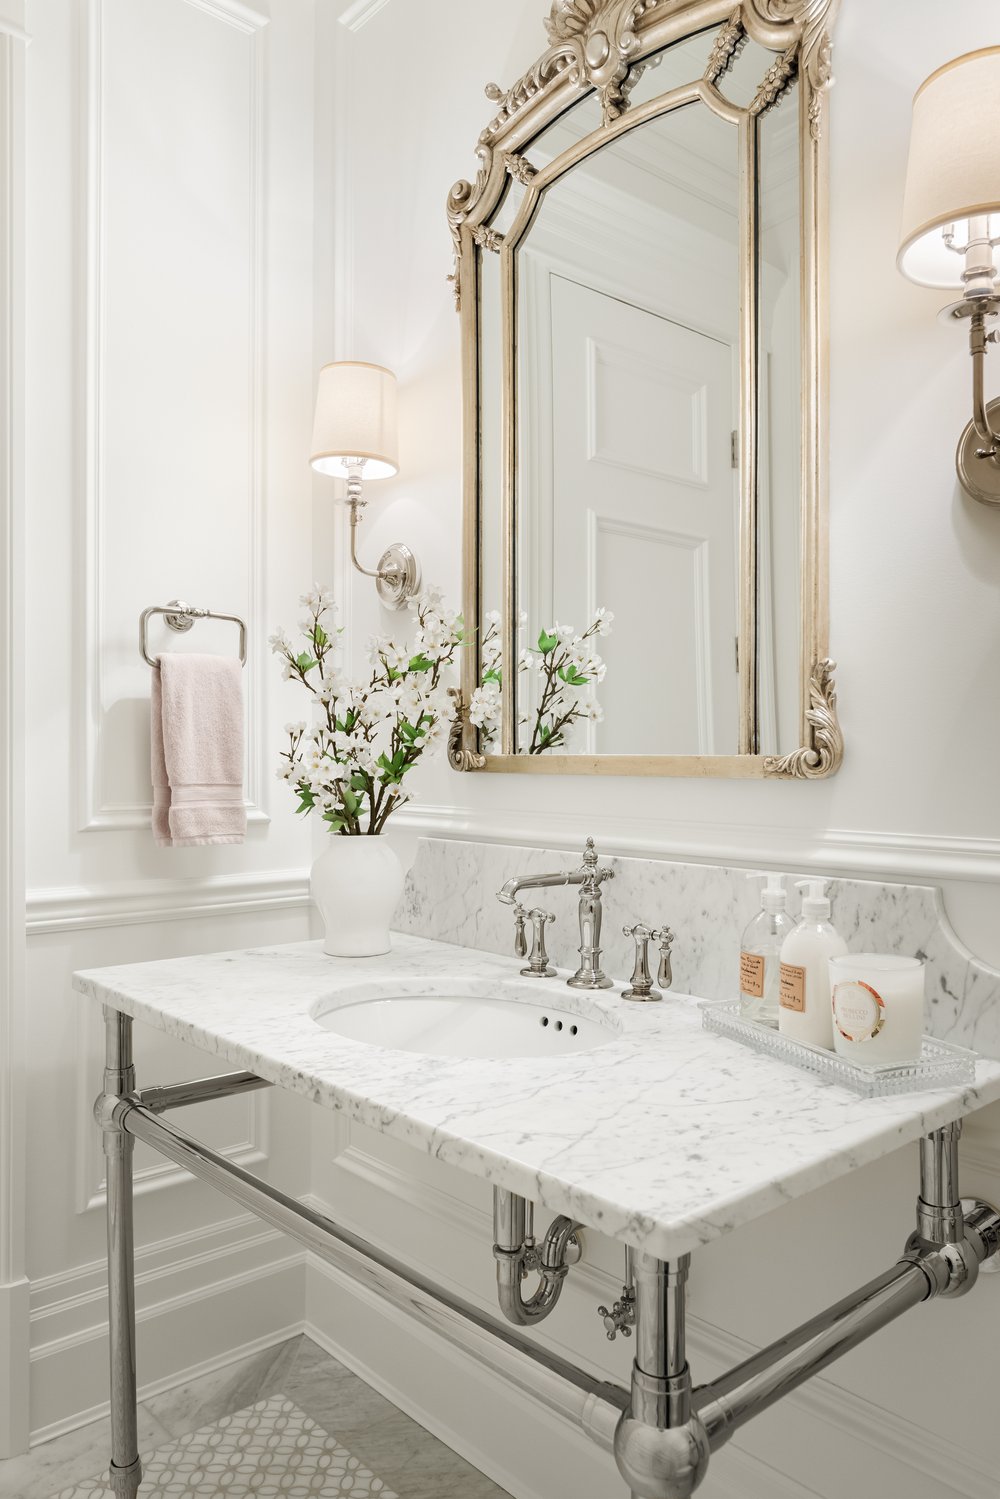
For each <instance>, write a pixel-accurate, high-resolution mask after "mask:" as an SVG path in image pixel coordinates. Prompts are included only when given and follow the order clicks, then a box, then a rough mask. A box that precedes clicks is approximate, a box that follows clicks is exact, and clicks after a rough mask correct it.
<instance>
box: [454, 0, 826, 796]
mask: <svg viewBox="0 0 1000 1499" xmlns="http://www.w3.org/2000/svg"><path fill="white" fill-rule="evenodd" d="M838 4H839V0H742V3H741V4H738V5H736V6H735V7H734V5H733V0H553V4H552V8H551V11H550V14H549V16H548V18H547V20H546V22H545V27H546V31H547V33H548V39H549V43H550V45H549V47H548V49H547V50H546V51H545V52H544V53H543V54H542V56H541V57H540V58H539V59H538V61H537V62H536V63H535V64H534V66H533V67H532V68H531V69H530V70H529V71H528V72H527V73H526V74H525V75H524V76H523V77H522V78H520V79H518V81H517V82H516V83H515V84H514V85H513V87H511V88H510V89H508V90H506V91H504V90H502V89H500V88H498V87H497V86H496V85H495V84H490V85H488V87H487V89H486V94H487V97H488V98H489V99H490V100H492V101H493V103H494V104H495V105H496V106H497V112H496V114H495V115H494V117H493V119H492V120H491V121H490V123H489V124H488V125H487V127H486V129H485V130H484V131H483V132H482V134H481V135H480V137H479V142H478V145H477V147H476V151H477V155H478V157H479V161H480V166H479V170H478V172H477V175H476V180H475V182H474V183H469V182H466V181H460V182H457V183H456V184H455V186H454V187H453V188H452V190H451V193H450V194H449V197H448V222H449V225H450V228H451V234H452V238H453V241H454V248H455V267H454V272H453V275H452V280H453V283H454V292H455V302H456V306H457V308H458V310H459V313H460V316H461V329H462V386H463V424H464V481H463V482H464V512H463V515H464V518H463V596H464V614H465V622H466V629H467V634H468V638H469V640H470V642H477V641H478V639H479V628H480V621H481V607H482V605H481V569H480V546H481V536H482V523H483V517H482V484H481V462H482V432H481V413H480V319H481V265H482V260H483V257H484V256H488V255H493V254H498V255H499V256H500V261H501V287H502V294H503V308H504V311H503V343H504V357H503V381H502V390H503V395H502V413H501V430H502V434H503V436H502V448H503V453H502V465H503V475H502V516H503V526H502V534H503V538H504V546H503V552H504V555H503V587H502V602H503V608H502V622H501V639H502V650H503V654H502V662H503V664H504V666H506V664H507V663H509V662H512V661H513V660H514V659H515V654H516V624H515V606H514V604H513V602H512V599H513V589H514V586H515V560H516V559H515V556H514V542H513V536H514V521H515V504H516V495H515V492H514V475H515V473H516V455H517V449H516V433H515V426H516V390H515V351H516V320H517V309H516V302H515V297H516V285H515V265H514V249H515V248H516V238H519V237H520V232H522V231H523V228H525V227H526V226H527V225H528V224H530V222H531V216H532V214H533V211H534V209H535V208H536V207H537V205H538V203H539V202H540V201H541V199H542V198H543V196H544V193H545V189H546V188H547V187H548V186H550V185H551V184H552V183H554V182H556V181H558V180H559V178H560V177H561V176H562V174H563V172H564V171H566V170H568V169H569V168H570V167H572V166H573V165H576V164H578V163H579V162H580V161H581V160H583V159H584V158H585V157H586V156H587V155H589V154H590V153H591V152H592V151H593V150H595V149H597V148H598V147H599V146H600V145H605V144H607V142H608V141H609V140H613V139H615V138H617V137H619V136H621V135H623V134H626V133H627V132H628V131H629V130H631V129H633V128H635V126H637V125H641V124H642V123H643V122H644V120H646V119H648V118H651V117H653V116H655V115H659V114H662V113H663V112H664V107H665V105H664V101H665V100H672V101H674V102H675V103H676V104H681V103H683V102H690V101H692V100H694V99H698V98H700V99H701V100H702V101H703V102H704V103H706V104H707V105H708V106H709V107H710V108H711V109H712V110H713V111H714V112H715V113H717V114H721V115H723V116H724V117H725V118H727V119H729V120H731V121H733V122H734V123H736V124H738V126H739V134H740V151H741V158H740V159H741V184H742V187H741V209H740V217H741V235H740V239H741V245H740V275H741V299H740V300H741V318H740V321H741V328H740V370H741V382H740V383H741V391H740V401H739V493H740V557H741V566H740V575H741V576H740V580H739V588H740V633H741V639H742V640H744V641H746V642H747V644H748V646H749V649H747V650H744V651H741V658H742V659H741V663H740V715H739V718H740V750H741V752H740V753H739V754H736V755H588V754H583V755H570V754H552V755H518V754H515V753H513V752H512V751H513V749H514V744H515V732H516V724H515V713H516V705H515V701H514V699H515V694H514V693H510V692H505V693H504V694H503V718H502V722H501V753H500V754H492V753H491V754H489V755H484V754H482V753H481V750H480V745H479V736H478V731H477V730H476V728H475V726H474V725H472V724H471V723H470V722H469V719H468V704H469V702H470V700H471V696H472V693H473V691H474V690H475V688H476V686H477V685H478V681H479V650H478V647H477V646H476V645H474V644H470V647H469V649H468V650H467V651H466V652H465V656H464V661H463V674H462V687H461V690H460V691H458V692H456V693H455V697H456V717H455V720H454V724H453V728H452V733H451V739H450V743H449V760H450V763H451V765H452V767H453V768H454V769H455V770H459V771H470V770H486V771H493V772H514V773H520V774H529V775H537V774H556V775H567V774H569V775H595V774H600V775H657V776H698V777H711V776H720V777H731V778H740V779H763V778H776V777H777V778H802V777H805V778H810V779H812V778H818V777H823V776H829V775H832V774H833V772H834V771H836V770H837V769H838V767H839V766H840V763H841V760H842V758H843V736H842V733H841V730H840V725H839V722H838V719H837V698H836V691H835V687H834V663H833V662H832V661H831V660H830V659H829V656H828V651H829V645H828V634H829V588H828V545H827V469H828V438H827V388H828V338H827V326H826V318H827V301H828V293H827V139H826V131H825V128H824V127H825V115H826V91H827V89H828V88H829V85H830V83H831V81H832V77H831V52H832V47H831V40H830V31H831V27H832V24H833V20H834V17H835V14H836V10H837V7H838ZM713 27H719V28H720V29H719V30H718V32H717V35H716V38H715V42H714V45H713V46H712V48H711V53H710V56H709V57H708V60H707V65H706V68H705V72H704V74H703V76H702V78H701V79H700V80H699V81H697V82H695V83H692V84H690V85H685V86H683V87H681V88H679V89H675V90H672V91H670V93H669V94H667V95H661V96H660V97H659V98H657V99H656V100H652V101H650V102H649V103H646V104H642V105H637V106H635V107H632V106H631V105H630V98H629V96H630V93H631V89H632V86H633V84H634V83H635V82H636V80H637V78H638V77H639V76H640V74H641V73H642V72H643V71H645V68H646V67H647V66H648V61H647V59H649V58H650V57H651V55H652V54H654V53H657V52H659V51H660V49H661V48H664V47H667V46H670V45H672V44H675V43H677V42H681V41H683V40H684V39H685V38H687V37H690V36H692V35H694V34H697V33H698V32H701V31H706V30H708V29H710V28H713ZM748 38H749V39H752V40H753V41H755V42H757V43H758V44H759V45H761V46H762V47H764V48H766V49H768V50H769V51H772V52H774V53H775V54H776V56H775V60H774V62H773V64H772V65H771V67H770V68H769V69H768V70H767V72H766V74H765V76H764V78H763V80H762V81H761V83H760V86H759V88H758V90H757V93H756V96H755V97H754V99H753V100H752V102H751V103H750V104H749V106H747V107H746V108H741V107H739V106H737V105H734V104H732V103H731V102H730V101H729V100H727V99H726V98H725V97H724V96H723V94H722V93H721V92H720V90H719V87H718V85H719V82H720V80H721V79H722V78H724V76H725V75H726V73H728V71H729V70H730V68H731V67H732V66H733V64H734V62H735V61H736V58H737V57H738V55H739V53H740V51H741V49H742V48H743V46H744V45H745V44H746V41H747V39H748ZM706 40H707V39H706ZM793 84H796V85H797V90H796V92H797V103H798V110H799V187H800V284H801V360H800V364H801V381H802V393H801V401H800V406H801V442H800V452H801V499H800V503H801V541H800V545H801V568H802V578H801V614H802V623H801V641H800V681H801V689H800V691H801V705H800V723H801V736H800V747H799V748H797V749H794V750H792V751H791V752H790V753H788V754H783V755H761V754H759V753H758V752H757V732H758V729H757V724H758V715H757V661H756V654H757V651H756V640H755V639H754V638H752V637H753V636H754V634H755V631H754V630H752V629H748V622H749V621H752V620H753V619H754V618H755V610H754V590H755V588H756V518H757V486H758V472H757V470H758V455H757V452H756V445H757V402H758V385H757V372H758V346H757V345H758V338H757V334H758V330H757V302H758V297H757V290H756V279H755V278H756V275H757V254H756V251H757V242H758V222H757V220H758V203H757V194H756V192H755V191H754V186H753V184H754V183H755V181H756V176H757V173H756V166H757V151H758V146H757V139H758V137H757V128H756V121H757V117H758V116H760V115H763V114H764V113H765V112H766V111H767V110H768V109H770V108H772V107H773V106H775V105H776V104H777V103H778V102H779V101H780V100H781V99H782V97H783V96H784V95H785V93H786V92H787V91H788V90H789V89H791V87H792V86H793ZM588 93H596V94H597V96H598V97H599V100H600V103H601V112H602V121H603V123H602V125H601V127H600V128H599V129H598V130H596V131H594V132H593V133H592V134H591V135H589V136H587V137H585V138H584V140H583V141H581V142H579V143H578V144H577V145H575V146H573V147H571V148H570V149H569V150H567V151H564V152H562V153H561V154H560V155H559V156H557V157H556V158H555V159H554V161H552V162H550V163H548V164H547V165H546V166H544V167H542V168H541V169H538V170H536V168H535V167H533V166H532V165H531V163H530V161H529V160H528V158H527V156H526V155H525V154H524V153H525V152H526V151H527V150H529V149H530V146H531V143H532V141H533V140H534V139H535V138H536V137H537V136H538V135H539V134H540V132H541V131H542V130H544V129H545V128H546V127H547V126H548V125H550V124H551V123H552V122H553V121H554V120H555V119H557V118H558V117H559V116H560V115H562V114H563V113H564V112H565V111H566V110H567V109H568V108H570V107H571V106H572V105H573V104H574V103H576V102H577V101H579V100H580V99H582V98H584V97H585V96H586V95H587V94H588ZM511 179H515V180H516V181H518V182H519V183H521V184H522V185H523V186H524V187H525V201H523V202H522V204H521V207H520V209H519V211H518V215H517V221H516V226H515V230H512V231H511V234H510V236H509V238H510V239H511V240H513V241H514V244H513V246H512V245H511V244H507V243H505V240H504V236H503V235H502V234H500V233H499V232H498V231H497V230H495V229H492V228H491V227H490V221H491V219H492V218H493V215H494V214H495V212H496V211H497V209H498V208H499V206H500V204H501V203H502V201H503V198H504V196H505V193H506V191H507V188H508V185H509V182H510V180H511ZM510 676H511V674H510V673H507V676H506V679H507V680H510Z"/></svg>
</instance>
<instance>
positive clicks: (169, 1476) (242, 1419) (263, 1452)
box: [54, 1395, 397, 1499]
mask: <svg viewBox="0 0 1000 1499" xmlns="http://www.w3.org/2000/svg"><path fill="white" fill-rule="evenodd" d="M143 1467H144V1469H145V1471H144V1475H143V1482H142V1489H141V1494H142V1499H210V1496H213V1495H219V1496H222V1495H225V1499H335V1496H338V1495H350V1496H351V1499H365V1496H369V1499H373V1496H375V1495H378V1496H379V1499H397V1496H396V1495H395V1494H394V1493H393V1492H392V1491H391V1490H390V1489H388V1488H386V1486H385V1484H384V1483H383V1482H382V1480H381V1478H377V1477H376V1476H375V1475H374V1473H371V1472H370V1471H369V1470H368V1469H367V1468H366V1467H365V1466H364V1465H363V1464H362V1462H361V1461H360V1459H358V1458H356V1457H353V1456H352V1455H351V1453H350V1452H348V1450H347V1448H346V1447H342V1446H341V1445H340V1443H339V1442H336V1441H334V1439H333V1437H331V1436H328V1435H327V1433H326V1432H325V1431H324V1430H323V1429H322V1427H320V1426H317V1425H316V1422H315V1421H312V1420H310V1418H309V1417H308V1416H307V1415H306V1414H305V1412H304V1411H300V1410H299V1408H298V1406H296V1405H294V1404H293V1403H292V1401H291V1400H286V1399H285V1397H284V1396H283V1395H275V1396H273V1397H272V1398H271V1399H270V1400H260V1401H258V1402H257V1404H256V1405H252V1406H250V1407H248V1409H246V1410H242V1411H236V1412H235V1413H234V1414H233V1415H231V1416H223V1417H222V1418H221V1419H220V1420H218V1421H216V1422H214V1424H213V1425H211V1426H203V1427H202V1428H201V1430H200V1431H193V1432H191V1433H190V1434H189V1435H188V1436H184V1437H180V1438H178V1439H177V1440H176V1441H173V1442H171V1443H170V1444H169V1445H168V1446H165V1447H160V1448H159V1449H158V1450H157V1451H156V1452H154V1453H152V1455H151V1456H150V1457H148V1458H147V1459H145V1461H144V1463H143ZM106 1477H107V1474H106V1473H105V1474H102V1475H100V1476H99V1477H98V1478H95V1479H92V1480H91V1481H90V1482H87V1483H83V1484H77V1485H74V1487H72V1488H68V1489H63V1490H61V1492H60V1493H59V1494H57V1495H55V1496H54V1499H105V1496H106V1495H108V1494H110V1492H111V1491H110V1489H109V1488H108V1487H107V1484H106Z"/></svg>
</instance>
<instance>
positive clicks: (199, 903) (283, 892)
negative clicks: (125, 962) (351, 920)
mask: <svg viewBox="0 0 1000 1499" xmlns="http://www.w3.org/2000/svg"><path fill="white" fill-rule="evenodd" d="M308 904H309V871H308V869H265V870H259V871H252V872H250V873H246V874H232V875H228V874H227V875H206V876H204V877H203V878H201V879H186V880H144V881H143V882H142V884H141V885H136V884H131V885H114V884H102V885H65V886H55V887H53V888H49V889H45V888H42V889H34V890H29V891H28V895H27V914H26V925H27V931H28V936H29V937H38V936H44V935H45V934H47V933H49V932H73V931H85V930H87V929H88V928H91V927H116V926H139V925H144V924H147V923H148V924H149V925H156V924H157V923H158V922H161V921H186V920H189V919H190V918H191V917H196V916H241V915H247V914H254V913H259V912H264V911H282V910H293V909H298V908H299V907H305V906H308Z"/></svg>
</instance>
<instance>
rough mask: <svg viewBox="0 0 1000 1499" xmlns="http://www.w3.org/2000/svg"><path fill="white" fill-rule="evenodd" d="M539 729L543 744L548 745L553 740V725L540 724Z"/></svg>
mask: <svg viewBox="0 0 1000 1499" xmlns="http://www.w3.org/2000/svg"><path fill="white" fill-rule="evenodd" d="M538 728H539V735H538V737H539V739H541V741H542V743H543V744H548V742H549V740H550V739H551V738H552V725H551V724H548V723H543V724H539V726H538Z"/></svg>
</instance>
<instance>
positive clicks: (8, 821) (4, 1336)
mask: <svg viewBox="0 0 1000 1499" xmlns="http://www.w3.org/2000/svg"><path fill="white" fill-rule="evenodd" d="M6 10H7V15H6V16H5V17H4V21H3V24H2V26H0V829H2V830H3V838H2V842H0V1458H3V1457H7V1456H12V1455H13V1454H14V1453H17V1452H20V1451H21V1450H22V1449H23V1447H24V1446H25V1444H26V1442H27V1437H28V1390H27V1377H26V1375H27V1367H28V1292H29V1286H28V1280H27V1273H26V1263H25V1262H26V1248H25V1206H24V1203H25V1175H26V1141H27V1124H26V1118H25V1113H26V1078H27V1063H26V1060H25V1055H26V1042H25V1010H24V941H23V938H22V935H21V921H22V919H23V911H24V787H23V772H24V765H23V756H22V745H23V741H24V701H23V670H24V626H23V618H24V595H23V587H24V533H23V501H22V494H23V482H24V468H23V465H24V446H23V406H22V391H23V384H24V381H23V374H24V357H23V346H22V339H23V308H24V256H23V234H24V173H23V153H24V48H23V46H22V45H21V44H22V43H23V42H24V41H25V40H26V36H25V34H24V33H23V31H22V29H21V28H20V26H19V25H18V24H17V23H16V21H15V20H14V18H13V17H14V15H16V16H17V18H18V20H20V19H23V16H22V14H21V7H20V6H18V7H17V10H16V12H12V9H11V7H10V6H9V5H8V6H7V7H6Z"/></svg>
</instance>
